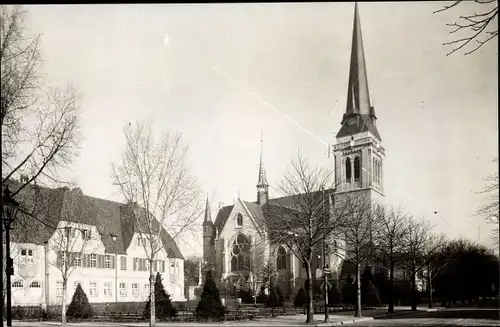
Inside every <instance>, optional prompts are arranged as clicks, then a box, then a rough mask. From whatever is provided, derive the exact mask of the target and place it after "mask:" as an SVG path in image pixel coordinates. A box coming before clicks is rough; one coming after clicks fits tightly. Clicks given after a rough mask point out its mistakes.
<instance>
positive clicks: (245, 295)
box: [236, 290, 253, 304]
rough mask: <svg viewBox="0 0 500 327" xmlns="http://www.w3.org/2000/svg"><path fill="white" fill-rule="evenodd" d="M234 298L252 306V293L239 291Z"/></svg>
mask: <svg viewBox="0 0 500 327" xmlns="http://www.w3.org/2000/svg"><path fill="white" fill-rule="evenodd" d="M236 296H237V297H239V298H240V299H241V302H242V303H245V304H253V293H252V291H251V290H239V291H238V294H237V295H236Z"/></svg>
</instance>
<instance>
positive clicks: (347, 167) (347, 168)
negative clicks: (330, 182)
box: [345, 158, 352, 183]
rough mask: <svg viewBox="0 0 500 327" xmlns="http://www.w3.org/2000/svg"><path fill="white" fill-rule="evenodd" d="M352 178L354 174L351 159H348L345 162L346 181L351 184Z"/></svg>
mask: <svg viewBox="0 0 500 327" xmlns="http://www.w3.org/2000/svg"><path fill="white" fill-rule="evenodd" d="M351 176H352V173H351V159H350V158H347V159H346V160H345V179H346V182H347V183H350V182H351Z"/></svg>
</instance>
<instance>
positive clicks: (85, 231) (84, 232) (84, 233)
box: [82, 229, 90, 241]
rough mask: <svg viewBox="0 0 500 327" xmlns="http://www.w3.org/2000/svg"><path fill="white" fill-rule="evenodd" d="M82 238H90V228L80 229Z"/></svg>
mask: <svg viewBox="0 0 500 327" xmlns="http://www.w3.org/2000/svg"><path fill="white" fill-rule="evenodd" d="M82 238H83V239H84V240H86V241H88V240H90V230H88V229H82Z"/></svg>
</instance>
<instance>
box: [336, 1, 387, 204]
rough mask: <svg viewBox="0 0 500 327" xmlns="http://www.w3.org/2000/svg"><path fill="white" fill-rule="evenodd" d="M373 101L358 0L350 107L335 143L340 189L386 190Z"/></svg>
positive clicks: (352, 48)
mask: <svg viewBox="0 0 500 327" xmlns="http://www.w3.org/2000/svg"><path fill="white" fill-rule="evenodd" d="M376 120H377V116H376V115H375V108H374V107H373V106H372V105H371V103H370V94H369V91H368V77H367V71H366V63H365V55H364V49H363V39H362V36H361V23H360V18H359V12H358V4H357V3H356V4H355V7H354V24H353V34H352V46H351V63H350V68H349V84H348V89H347V103H346V110H345V113H344V115H343V117H342V121H341V125H342V126H341V127H340V130H339V132H338V133H337V136H336V139H337V143H336V144H335V145H334V146H333V147H332V150H333V151H332V152H333V156H334V166H335V181H336V186H337V190H339V191H340V192H346V191H355V190H372V191H373V193H377V194H379V195H381V196H383V194H384V184H383V163H384V157H385V150H384V148H383V147H382V138H381V137H380V134H379V132H378V130H377V124H376Z"/></svg>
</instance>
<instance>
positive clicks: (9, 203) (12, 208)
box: [2, 188, 19, 327]
mask: <svg viewBox="0 0 500 327" xmlns="http://www.w3.org/2000/svg"><path fill="white" fill-rule="evenodd" d="M18 208H19V202H17V201H16V200H14V199H13V198H12V192H11V191H10V190H9V189H8V188H5V190H4V194H3V196H2V220H3V224H4V227H5V239H6V240H5V254H6V256H7V264H6V267H5V275H6V276H5V277H6V284H7V314H6V316H7V327H10V326H12V302H11V301H12V285H11V280H10V276H12V275H14V265H13V262H12V258H11V257H10V226H11V224H12V222H13V221H14V220H15V219H16V214H17V209H18Z"/></svg>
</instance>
